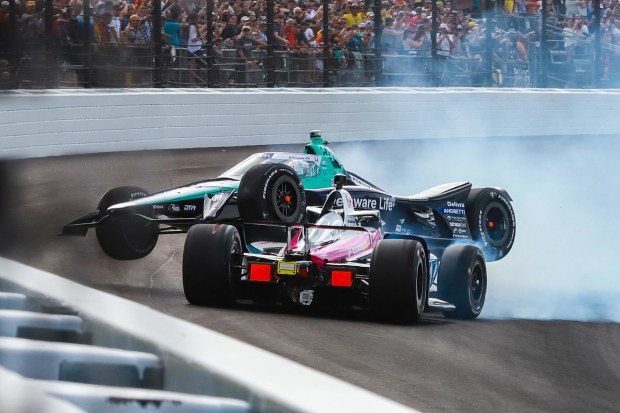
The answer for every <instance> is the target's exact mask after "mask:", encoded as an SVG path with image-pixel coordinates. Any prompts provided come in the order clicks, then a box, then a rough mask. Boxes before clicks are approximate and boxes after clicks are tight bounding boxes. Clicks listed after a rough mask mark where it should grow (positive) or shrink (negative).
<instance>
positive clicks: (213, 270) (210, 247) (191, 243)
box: [183, 224, 242, 307]
mask: <svg viewBox="0 0 620 413" xmlns="http://www.w3.org/2000/svg"><path fill="white" fill-rule="evenodd" d="M241 259H242V247H241V239H240V237H239V231H237V228H235V227H233V226H231V225H219V224H197V225H194V226H192V227H191V228H190V229H189V231H188V233H187V237H186V238H185V246H184V248H183V292H184V293H185V298H186V299H187V301H188V302H189V303H190V304H195V305H208V306H215V307H225V306H229V305H231V304H233V303H234V300H235V291H234V281H235V280H234V279H233V277H234V275H233V274H235V270H234V268H233V267H234V266H237V265H240V264H241Z"/></svg>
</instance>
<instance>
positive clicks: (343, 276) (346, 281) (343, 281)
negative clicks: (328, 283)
mask: <svg viewBox="0 0 620 413" xmlns="http://www.w3.org/2000/svg"><path fill="white" fill-rule="evenodd" d="M351 284H353V273H352V272H351V271H332V286H334V287H350V286H351Z"/></svg>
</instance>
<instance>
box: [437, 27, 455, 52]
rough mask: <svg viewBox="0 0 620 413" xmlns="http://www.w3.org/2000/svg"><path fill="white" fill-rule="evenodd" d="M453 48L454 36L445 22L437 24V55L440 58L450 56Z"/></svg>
mask: <svg viewBox="0 0 620 413" xmlns="http://www.w3.org/2000/svg"><path fill="white" fill-rule="evenodd" d="M453 49H454V36H453V35H452V34H451V33H450V29H449V28H448V25H447V24H446V23H441V24H440V25H439V33H437V56H440V57H442V58H447V57H450V54H451V53H452V50H453Z"/></svg>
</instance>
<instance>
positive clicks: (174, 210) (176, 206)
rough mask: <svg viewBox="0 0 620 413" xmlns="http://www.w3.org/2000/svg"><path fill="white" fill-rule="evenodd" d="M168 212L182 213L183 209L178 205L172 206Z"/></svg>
mask: <svg viewBox="0 0 620 413" xmlns="http://www.w3.org/2000/svg"><path fill="white" fill-rule="evenodd" d="M168 211H170V212H181V207H180V206H178V205H176V204H170V206H168Z"/></svg>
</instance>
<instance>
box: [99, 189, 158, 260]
mask: <svg viewBox="0 0 620 413" xmlns="http://www.w3.org/2000/svg"><path fill="white" fill-rule="evenodd" d="M145 196H148V193H147V192H146V190H144V189H143V188H140V187H137V186H121V187H118V188H113V189H111V190H109V191H108V192H107V193H106V194H105V195H104V196H103V198H101V201H100V202H99V205H98V206H97V209H98V210H99V217H100V218H102V217H104V216H105V215H106V211H107V209H108V208H109V207H110V206H112V205H115V204H120V203H121V202H127V201H133V200H135V199H139V198H144V197H145ZM95 233H96V235H97V241H99V245H100V246H101V249H102V250H103V252H105V253H106V254H107V255H108V256H110V257H112V258H114V259H117V260H135V259H138V258H143V257H146V256H147V255H148V254H149V253H150V252H151V251H153V248H155V244H157V240H158V238H159V226H158V225H157V224H155V223H153V222H150V221H148V220H146V219H144V218H139V217H134V216H128V217H126V218H123V219H120V218H116V217H114V216H109V217H108V218H106V220H105V221H104V222H103V223H102V224H101V225H100V226H98V227H97V228H96V229H95Z"/></svg>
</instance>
